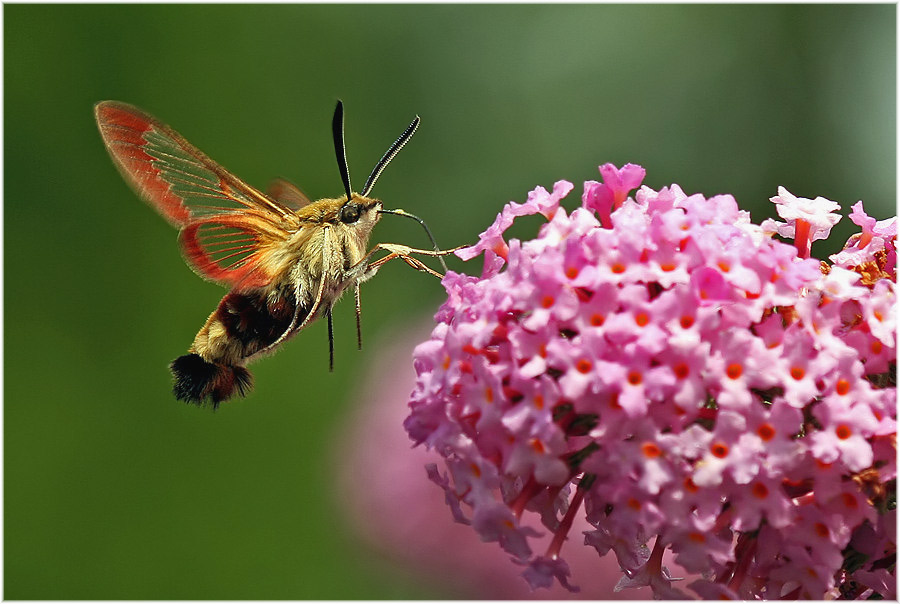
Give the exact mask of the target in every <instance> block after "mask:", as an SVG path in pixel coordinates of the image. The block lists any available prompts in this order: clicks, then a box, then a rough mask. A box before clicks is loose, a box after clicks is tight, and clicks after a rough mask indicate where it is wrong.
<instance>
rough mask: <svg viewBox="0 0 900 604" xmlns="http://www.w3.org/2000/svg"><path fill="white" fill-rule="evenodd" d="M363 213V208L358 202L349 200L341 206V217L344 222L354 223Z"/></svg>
mask: <svg viewBox="0 0 900 604" xmlns="http://www.w3.org/2000/svg"><path fill="white" fill-rule="evenodd" d="M361 213H362V209H361V208H360V207H359V204H358V203H354V202H352V201H351V202H348V203H345V204H344V205H343V206H341V214H340V219H341V222H343V223H344V224H353V223H354V222H356V221H357V220H359V216H360V214H361Z"/></svg>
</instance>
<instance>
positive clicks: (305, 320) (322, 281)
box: [254, 228, 331, 355]
mask: <svg viewBox="0 0 900 604" xmlns="http://www.w3.org/2000/svg"><path fill="white" fill-rule="evenodd" d="M325 242H326V245H325V246H323V254H322V277H321V278H320V279H319V287H318V289H317V290H316V298H315V300H314V301H313V304H312V306H311V307H310V309H309V312H307V313H306V316H305V317H303V321H302V322H301V323H300V325H299V326H298V325H297V321H298V320H299V319H300V311H301V310H302V309H301V307H300V294H301V291H300V290H301V283H300V280H299V279H298V280H297V282H296V283H294V301H295V303H296V304H297V306H296V309H295V311H294V317H293V318H292V319H291V323H290V325H288V327H287V329H285V330H284V333H283V334H281V336H279V337H278V339H277V340H275V341H274V342H272V343H271V344H269V345H268V346H266V347H265V348H262V349H261V350H258V351H257V352H255V353H254V355H257V354H261V353H265V352H268V351H270V350H272V349H274V348H275V347H276V346H278V345H279V344H281V343H282V342H284V340H285V339H287V337H288V336H289V335H291V333H293V332H294V331H300V330H301V329H303V328H304V327H306V326H307V325H309V324H310V322H311V321H312V320H313V319H315V318H316V313H317V312H318V311H319V306H321V304H322V294H323V292H324V291H325V278H326V276H327V274H328V273H327V268H328V267H327V266H325V263H326V260H327V258H328V255H327V251H328V250H327V247H328V246H327V242H328V231H327V228H326V232H325ZM330 311H331V309H330V308H329V313H330ZM330 318H331V317H330V314H329V319H330Z"/></svg>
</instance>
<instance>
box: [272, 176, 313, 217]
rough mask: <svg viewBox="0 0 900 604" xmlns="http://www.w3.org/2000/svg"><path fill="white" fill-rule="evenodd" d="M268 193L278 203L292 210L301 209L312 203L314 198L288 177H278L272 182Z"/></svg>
mask: <svg viewBox="0 0 900 604" xmlns="http://www.w3.org/2000/svg"><path fill="white" fill-rule="evenodd" d="M266 193H267V194H268V195H269V197H271V198H272V199H274V200H276V201H277V202H278V203H280V204H282V205H284V206H286V207H288V208H290V209H292V210H299V209H300V208H302V207H304V206H308V205H309V204H310V203H312V200H311V199H310V198H309V197H308V196H307V195H306V193H304V192H303V191H301V190H300V187H298V186H297V185H295V184H294V183H292V182H291V181H289V180H287V179H286V178H276V179H275V180H273V181H272V182H270V183H269V186H268V188H267V189H266Z"/></svg>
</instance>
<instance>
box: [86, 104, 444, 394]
mask: <svg viewBox="0 0 900 604" xmlns="http://www.w3.org/2000/svg"><path fill="white" fill-rule="evenodd" d="M94 112H95V115H96V118H97V125H98V127H99V129H100V134H101V135H102V137H103V141H104V143H105V144H106V148H107V149H108V150H109V153H110V155H111V156H112V159H113V161H114V162H115V164H116V166H117V167H118V168H119V171H120V172H121V173H122V175H123V177H124V178H125V180H126V181H127V182H128V183H129V184H130V185H131V186H132V187H133V188H134V189H135V190H136V191H137V193H138V194H139V195H140V196H141V197H142V198H143V199H144V200H146V201H147V202H148V203H149V204H150V205H151V206H153V207H154V208H155V209H156V211H157V212H159V213H160V214H161V215H162V216H163V218H165V219H166V220H168V221H169V223H171V224H172V225H173V226H174V227H176V228H177V229H179V237H178V239H179V243H180V245H181V250H182V252H183V254H184V257H185V259H186V261H187V263H188V264H189V265H190V266H191V267H192V268H193V269H194V270H195V271H196V272H197V273H198V274H199V275H200V276H201V277H203V278H205V279H208V280H210V281H214V282H216V283H219V284H221V285H224V286H226V287H228V288H229V290H230V291H229V292H228V293H227V294H226V295H225V297H223V298H222V300H221V301H220V302H219V305H218V306H217V307H216V309H215V311H213V313H212V314H211V315H210V316H209V318H208V319H207V321H206V324H204V325H203V327H202V328H201V329H200V331H199V333H197V336H196V338H194V342H193V344H192V345H191V347H190V349H189V350H188V354H186V355H183V356H181V357H179V358H177V359H176V360H175V361H173V362H172V364H171V366H170V367H171V370H172V374H173V376H174V379H175V383H174V394H175V397H176V398H178V399H180V400H184V401H188V402H192V403H197V404H203V403H207V402H209V403H212V405H213V407H216V406H218V404H219V403H220V402H222V401H225V400H227V399H229V398H231V397H233V396H234V395H236V394H239V395H241V396H243V395H245V394H246V393H247V392H248V391H249V389H250V387H251V384H252V377H251V374H250V372H249V371H248V370H247V368H246V365H247V364H248V363H249V362H250V361H252V360H254V359H256V358H258V357H260V356H262V355H265V354H266V353H270V352H273V351H274V350H275V349H276V348H277V347H278V346H280V345H281V344H282V343H283V342H284V341H285V340H287V339H288V338H290V337H291V336H293V335H295V334H297V333H298V332H299V331H301V330H302V329H303V328H305V327H306V326H307V325H309V324H310V323H311V322H312V321H313V320H314V319H316V318H318V317H321V316H325V317H326V318H327V320H328V339H329V358H330V366H332V367H333V364H334V339H333V330H332V307H333V306H334V304H335V303H336V302H337V301H338V299H339V298H340V297H341V295H342V294H343V292H344V291H345V290H346V289H348V288H350V287H352V288H353V289H354V292H355V298H356V324H357V338H358V342H359V345H360V346H361V345H362V337H361V330H360V303H359V285H360V283H362V282H363V281H365V280H366V279H369V278H370V277H372V276H373V275H374V274H375V272H376V271H377V270H378V268H379V267H380V266H381V265H383V264H384V263H385V262H388V261H390V260H392V259H395V258H400V259H402V260H404V261H405V262H406V263H407V264H409V265H410V266H412V267H414V268H416V269H418V270H421V271H425V272H428V273H430V274H432V275H435V276H437V277H441V274H440V273H438V272H436V271H434V270H432V269H431V268H429V267H428V266H427V265H425V264H424V263H423V262H422V261H421V260H419V259H417V258H415V257H414V256H413V255H414V254H415V255H423V256H434V257H438V258H439V259H440V260H441V263H442V264H443V258H442V256H444V255H446V254H449V253H450V252H452V251H453V250H447V251H440V250H439V249H438V247H437V245H436V244H435V246H434V250H421V249H414V248H411V247H407V246H405V245H399V244H392V243H379V244H377V245H375V246H374V247H373V248H372V249H371V250H369V249H368V241H369V236H370V235H371V232H372V228H373V227H374V226H375V224H376V223H377V222H378V220H379V219H380V218H381V215H382V214H397V215H401V216H406V217H409V218H413V219H415V220H417V221H418V222H419V223H420V224H421V225H422V226H423V227H424V228H425V230H426V232H427V233H428V236H429V237H430V238H431V240H432V243H434V238H433V237H431V233H430V231H428V227H427V226H426V225H425V223H424V222H423V221H422V220H421V219H419V218H417V217H415V216H413V215H412V214H408V213H406V212H404V211H403V210H399V209H398V210H388V209H385V208H384V207H383V205H382V202H381V201H379V200H378V199H374V198H371V197H368V195H369V193H370V192H371V190H372V187H373V186H374V185H375V181H376V180H377V179H378V177H379V176H380V175H381V172H382V171H383V170H384V168H385V167H386V166H387V164H388V163H389V162H390V161H391V160H392V159H393V158H394V156H395V155H396V154H397V153H398V152H399V151H400V149H401V148H402V147H403V146H404V145H405V144H406V143H407V142H408V141H409V139H410V138H411V137H412V135H413V133H415V131H416V128H417V127H418V125H419V118H418V116H417V117H416V119H415V120H413V122H412V123H411V124H410V125H409V126H408V127H407V128H406V130H405V131H404V132H403V134H402V135H400V138H398V139H397V140H396V141H395V142H394V144H393V145H391V147H390V148H389V149H388V151H387V152H386V153H385V154H384V156H383V157H382V158H381V160H380V161H379V162H378V163H377V164H376V166H375V168H374V169H373V170H372V172H371V174H370V175H369V178H368V179H367V180H366V183H365V185H364V186H363V188H362V191H361V192H360V193H354V192H353V191H352V189H351V187H350V174H349V171H348V169H347V160H346V153H345V149H344V134H343V133H344V113H343V105H342V104H341V102H340V101H338V104H337V107H336V109H335V113H334V118H333V120H332V134H333V139H334V146H335V152H336V155H337V161H338V167H339V169H340V174H341V180H342V181H343V185H344V192H345V194H344V195H342V196H340V197H337V198H333V199H331V198H327V199H320V200H318V201H312V200H310V199H309V198H308V197H307V196H306V195H305V194H304V193H303V192H302V191H301V190H300V189H299V188H297V187H296V186H294V185H293V184H291V183H290V182H288V181H286V180H283V179H277V180H275V181H274V182H273V183H272V184H271V185H270V187H269V188H268V190H267V192H265V193H263V192H262V191H259V190H257V189H255V188H253V187H251V186H250V185H248V184H247V183H245V182H244V181H242V180H241V179H240V178H238V177H237V176H235V175H234V174H232V173H231V172H229V171H228V170H226V169H225V168H223V167H222V166H220V165H219V164H217V163H216V162H214V161H213V160H211V159H210V158H209V157H208V156H207V155H205V154H204V153H203V152H202V151H200V150H199V149H197V148H196V147H194V146H193V145H191V144H190V143H189V142H187V140H185V138H184V137H182V136H181V135H180V134H178V133H177V132H176V131H175V130H173V129H172V128H170V127H169V126H167V125H165V124H163V123H162V122H160V121H159V120H157V119H155V118H154V117H152V116H150V115H148V114H147V113H145V112H143V111H141V110H140V109H138V108H136V107H133V106H131V105H128V104H125V103H119V102H116V101H103V102H100V103H97V105H96V106H95V108H94ZM379 252H386V255H384V256H382V257H380V258H377V259H376V258H375V255H376V254H378V253H379ZM445 270H446V267H445Z"/></svg>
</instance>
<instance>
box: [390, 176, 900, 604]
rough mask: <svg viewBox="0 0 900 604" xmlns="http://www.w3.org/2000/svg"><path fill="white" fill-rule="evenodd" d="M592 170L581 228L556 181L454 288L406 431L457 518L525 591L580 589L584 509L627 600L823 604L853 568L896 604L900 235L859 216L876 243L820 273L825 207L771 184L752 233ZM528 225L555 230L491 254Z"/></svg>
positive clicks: (506, 220)
mask: <svg viewBox="0 0 900 604" xmlns="http://www.w3.org/2000/svg"><path fill="white" fill-rule="evenodd" d="M601 174H602V175H603V177H604V180H605V182H604V183H603V184H601V183H593V182H589V183H585V189H584V191H585V193H584V195H583V197H582V205H581V207H577V208H575V209H574V210H572V211H571V212H570V213H569V212H567V211H566V209H565V208H564V207H562V205H560V201H561V200H562V199H563V198H564V197H565V194H567V193H568V192H569V191H570V190H571V188H572V187H571V185H570V184H569V183H565V181H560V183H557V186H556V187H554V191H553V193H552V194H551V193H548V192H547V191H546V190H544V189H542V188H538V189H535V191H533V192H532V194H531V195H529V199H528V201H527V202H526V203H525V204H514V203H510V204H507V206H506V207H504V209H503V211H502V212H501V214H500V215H499V216H498V219H497V221H496V222H495V225H494V227H492V228H491V229H488V231H486V232H485V233H484V234H483V236H482V238H481V240H480V241H479V243H477V244H476V245H475V246H473V247H471V248H468V250H469V251H467V252H465V253H464V254H462V255H463V256H464V257H466V258H472V257H474V255H475V254H476V253H477V252H478V251H479V250H483V251H485V252H486V257H485V268H484V270H483V271H482V276H481V277H480V278H477V277H470V276H466V275H462V274H458V273H453V272H450V273H448V274H447V276H446V277H445V278H444V286H445V287H446V289H447V292H448V300H447V302H446V303H445V304H444V305H443V306H442V307H441V309H440V310H439V312H438V313H437V315H436V321H437V323H436V325H435V327H434V330H433V332H432V335H431V338H430V339H429V340H428V341H426V342H424V343H423V344H420V346H419V347H418V348H417V349H416V352H415V367H416V371H417V381H416V386H415V388H414V390H413V392H412V395H411V397H410V414H409V417H408V418H407V419H406V422H405V426H406V428H407V431H408V433H409V434H410V436H411V437H412V439H413V440H414V441H415V442H416V443H417V444H424V445H425V446H427V447H428V448H429V449H431V450H433V451H435V452H436V453H437V454H439V455H440V456H441V457H443V458H444V460H445V461H444V463H445V465H446V467H447V469H448V473H447V474H441V473H437V474H436V473H435V471H430V474H431V475H432V480H433V481H434V482H437V483H438V485H439V486H440V488H441V489H442V490H443V491H444V493H445V498H446V500H447V501H448V503H449V504H450V508H451V515H452V516H453V517H455V518H459V517H464V518H467V519H471V521H472V529H474V530H475V531H476V532H477V533H478V534H479V535H480V537H481V538H482V539H483V540H486V541H498V542H499V543H500V546H501V547H502V548H503V549H504V550H505V551H506V552H508V553H509V554H510V555H512V556H513V557H514V558H515V559H516V561H517V562H518V563H519V564H521V565H523V566H525V572H524V576H525V578H526V580H527V581H528V583H529V584H530V585H531V586H533V587H543V586H546V585H548V584H552V583H554V582H556V583H558V584H559V585H561V586H563V587H565V588H569V589H574V585H577V584H580V583H581V582H582V581H581V577H579V574H578V573H577V571H574V570H572V569H570V568H569V566H568V565H567V560H568V559H569V556H570V555H572V553H573V552H575V551H578V550H579V545H580V544H579V539H573V538H572V537H573V533H572V532H571V531H572V530H573V528H572V527H573V526H575V522H576V520H577V519H578V516H580V515H583V518H584V519H585V520H586V522H587V523H588V524H589V526H590V527H591V530H589V531H586V532H585V533H584V544H585V545H587V546H590V547H593V548H594V549H595V550H596V551H597V552H598V553H599V554H601V555H604V554H606V553H609V552H612V553H614V555H615V557H616V559H617V561H618V564H619V565H620V567H621V568H622V569H624V571H625V574H626V576H625V577H624V578H623V579H622V581H620V584H619V586H620V587H634V586H647V587H650V588H651V589H652V590H653V591H654V594H655V595H656V597H662V598H675V597H689V596H692V595H693V596H698V595H699V596H701V597H706V596H711V595H715V596H717V597H718V596H726V597H740V598H748V599H749V598H762V597H765V598H771V597H805V598H825V597H833V596H834V595H835V594H836V593H838V590H842V591H843V593H850V591H852V590H853V589H856V588H853V587H852V586H851V583H852V581H853V577H854V576H857V575H858V576H859V577H861V579H859V580H864V581H865V584H866V587H865V589H860V590H858V595H859V596H860V597H868V596H871V595H873V594H879V595H881V596H887V595H889V594H891V593H893V592H892V591H891V590H888V589H886V588H885V585H886V584H887V581H886V579H885V577H884V576H883V574H884V573H883V572H881V571H882V570H884V569H886V568H890V569H893V565H892V563H891V562H890V560H891V559H892V558H891V557H892V556H893V555H895V551H896V546H895V545H893V542H892V541H890V540H889V538H888V535H887V533H886V532H885V531H889V530H890V527H892V526H893V525H894V522H895V520H894V514H895V512H894V510H893V509H892V506H891V505H890V504H889V502H891V501H892V500H893V499H894V497H895V495H894V489H895V487H894V484H895V483H894V480H895V478H896V462H895V459H894V458H895V455H896V452H895V450H894V448H893V445H892V443H893V442H894V440H893V439H895V437H896V408H895V406H894V405H893V403H892V401H893V400H894V397H895V396H896V389H895V385H894V384H895V381H894V377H893V375H894V374H893V367H894V366H895V364H896V337H895V335H894V332H895V329H896V311H895V307H896V294H895V282H896V276H895V274H894V266H895V265H896V259H895V254H894V256H891V253H892V251H893V250H894V249H895V248H894V242H895V238H896V223H895V222H894V221H882V222H878V221H874V219H870V218H869V217H868V216H866V215H865V214H864V212H863V211H862V206H861V205H860V204H857V206H854V213H853V214H852V215H851V216H852V219H853V221H854V223H855V224H857V225H859V226H860V227H862V229H863V233H862V234H860V235H857V236H855V237H854V238H853V239H851V241H852V242H853V243H852V244H851V247H848V248H846V249H845V251H847V253H846V254H844V255H843V256H841V258H840V259H841V262H840V264H836V265H827V264H824V263H821V262H820V261H818V260H816V259H813V258H811V257H810V255H809V252H810V244H811V243H812V241H814V240H817V239H822V238H826V237H828V235H829V233H830V229H831V227H832V226H833V225H834V224H835V223H836V222H837V220H839V218H840V216H839V215H838V214H836V213H835V211H836V210H837V207H838V206H837V204H835V203H834V202H830V201H828V200H826V199H823V198H816V199H815V200H808V199H802V198H797V197H795V196H793V195H791V194H790V193H789V192H787V191H786V190H785V189H784V188H779V195H778V196H777V197H774V198H773V199H772V200H773V201H775V202H776V203H777V204H778V212H779V215H780V216H781V217H782V218H783V219H785V220H786V221H787V223H786V224H779V223H775V222H774V221H769V222H768V223H767V224H764V225H762V226H758V225H755V224H753V223H752V222H751V220H750V217H749V215H748V214H747V213H746V212H743V211H741V210H740V209H739V207H738V205H737V203H736V201H735V200H734V198H733V197H731V196H729V195H717V196H714V197H711V198H705V197H703V196H702V195H697V194H695V195H687V194H686V193H685V192H684V191H683V190H682V189H681V188H680V187H678V186H677V185H672V186H671V187H667V188H664V189H661V190H659V191H655V190H653V189H651V188H649V187H647V186H646V185H645V186H640V185H641V182H642V180H643V178H644V170H643V169H642V168H640V167H638V166H631V165H629V166H626V167H625V168H622V169H621V170H618V169H616V168H615V167H613V166H610V165H605V166H603V167H602V168H601ZM561 183H565V184H561ZM639 186H640V189H639V190H638V191H637V192H636V194H635V197H634V198H632V197H629V196H628V195H629V192H630V191H631V190H633V189H634V188H636V187H639ZM527 213H530V214H533V213H541V214H543V215H544V216H545V218H547V220H548V221H547V222H546V223H545V224H544V225H543V226H542V227H541V228H540V230H539V232H538V234H537V236H536V237H535V238H533V239H530V240H527V241H520V240H517V239H511V240H510V241H509V242H508V243H507V242H504V244H503V245H504V246H505V250H506V251H505V255H504V256H503V258H502V260H500V261H497V260H496V257H495V256H492V255H491V254H492V253H494V252H492V250H496V249H498V247H497V242H498V241H502V237H501V235H502V233H503V231H505V230H506V229H507V228H508V227H509V226H510V225H511V224H512V222H514V220H515V218H516V217H517V216H519V215H521V214H527ZM775 232H778V233H779V234H781V235H782V236H787V237H794V238H795V245H794V246H790V245H788V244H785V243H782V242H779V241H777V240H776V239H774V238H773V237H771V236H770V235H771V234H772V233H775ZM851 248H852V249H851ZM848 250H849V251H848ZM476 519H477V522H476ZM537 521H539V522H540V523H541V524H542V525H543V527H544V529H545V532H549V535H550V543H549V544H548V545H546V547H539V546H537V545H536V542H537V538H536V535H535V533H534V531H536V529H535V524H534V522H537ZM872 534H874V535H877V537H878V540H879V543H883V546H878V547H877V548H876V549H874V550H872V551H869V550H866V552H863V551H862V549H858V548H862V547H863V546H862V545H860V543H861V541H860V537H859V535H872ZM651 541H653V546H652V549H651V548H650V545H649V543H650V542H651ZM848 548H849V549H848ZM855 552H858V554H859V555H858V556H855V555H854V554H855ZM666 556H668V557H669V558H670V559H669V561H667V562H666V563H665V565H664V557H666ZM669 563H673V564H679V565H681V566H682V567H683V568H684V569H686V570H687V571H689V572H693V573H702V575H703V577H702V579H701V578H700V577H693V579H696V580H691V581H685V582H683V583H680V582H676V580H675V579H674V578H673V575H671V574H670V573H669V572H668V571H667V570H666V567H667V566H668V565H669ZM867 573H868V574H867ZM800 574H802V575H803V576H802V578H799V577H798V575H800ZM854 593H856V592H854Z"/></svg>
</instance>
